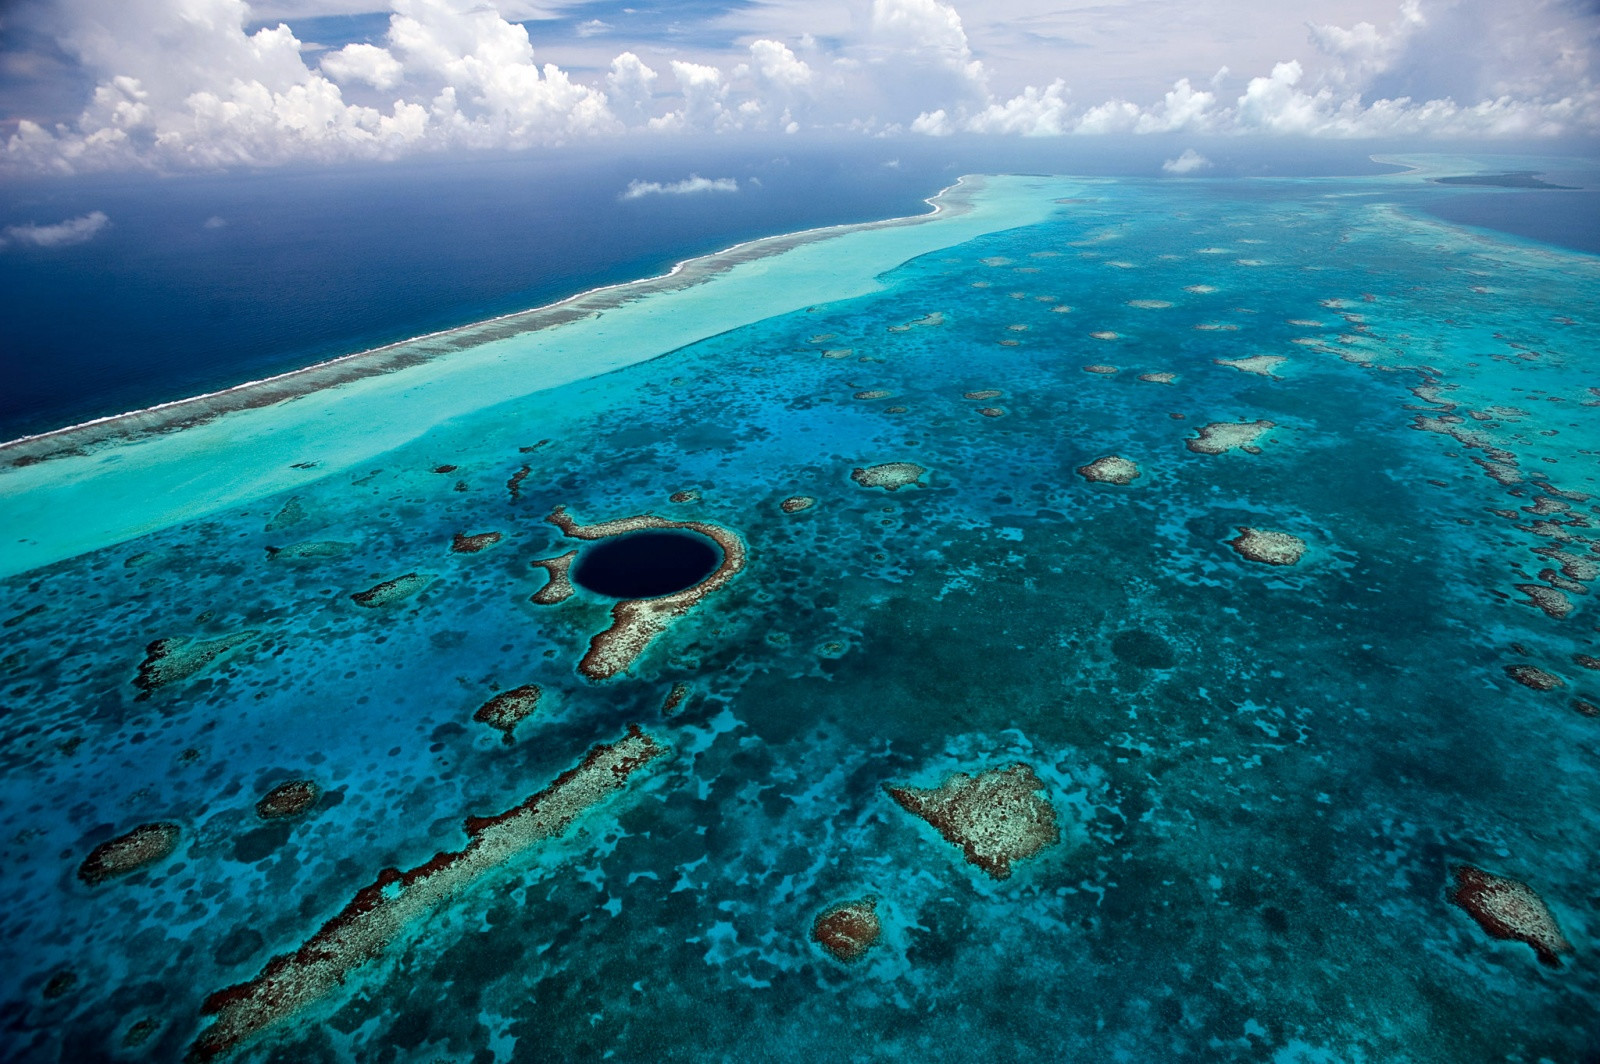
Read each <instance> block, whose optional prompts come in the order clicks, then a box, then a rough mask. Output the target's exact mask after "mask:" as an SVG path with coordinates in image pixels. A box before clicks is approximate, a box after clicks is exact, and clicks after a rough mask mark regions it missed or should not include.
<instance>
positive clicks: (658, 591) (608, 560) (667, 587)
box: [572, 530, 722, 599]
mask: <svg viewBox="0 0 1600 1064" xmlns="http://www.w3.org/2000/svg"><path fill="white" fill-rule="evenodd" d="M721 564H722V551H721V550H720V549H719V548H718V547H717V545H716V544H715V543H713V542H712V541H711V540H709V539H707V538H706V537H704V536H702V535H700V534H698V533H695V532H677V531H671V532H669V531H665V530H663V531H652V532H630V533H628V534H627V535H625V536H616V537H614V538H612V539H603V540H601V541H600V542H598V543H596V544H595V545H594V546H592V547H585V548H584V550H583V553H581V554H579V555H578V562H577V564H576V565H574V566H573V567H572V582H573V583H575V584H577V585H578V586H579V587H581V588H584V589H586V590H588V591H593V592H594V593H595V594H597V595H608V596H610V597H611V598H619V599H638V598H657V597H658V596H661V595H670V594H672V593H673V592H674V591H682V590H683V589H684V588H689V587H693V586H694V585H696V584H698V583H699V582H700V581H702V580H704V579H705V578H706V577H708V576H710V575H711V574H712V573H713V572H715V571H716V568H717V566H718V565H721Z"/></svg>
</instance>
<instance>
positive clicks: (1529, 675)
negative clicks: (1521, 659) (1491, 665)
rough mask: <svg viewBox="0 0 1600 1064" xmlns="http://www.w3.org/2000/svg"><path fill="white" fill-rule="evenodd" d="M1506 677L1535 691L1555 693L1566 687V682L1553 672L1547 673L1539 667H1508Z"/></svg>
mask: <svg viewBox="0 0 1600 1064" xmlns="http://www.w3.org/2000/svg"><path fill="white" fill-rule="evenodd" d="M1506 675H1507V676H1509V677H1511V678H1512V679H1513V680H1515V681H1517V682H1518V683H1520V684H1521V685H1522V686H1524V687H1531V688H1533V689H1534V690H1535V691H1554V690H1555V689H1556V688H1557V687H1565V686H1566V681H1565V680H1563V679H1562V678H1561V677H1559V676H1557V675H1556V674H1555V673H1553V672H1546V671H1545V670H1543V669H1541V668H1539V667H1538V666H1537V665H1507V666H1506Z"/></svg>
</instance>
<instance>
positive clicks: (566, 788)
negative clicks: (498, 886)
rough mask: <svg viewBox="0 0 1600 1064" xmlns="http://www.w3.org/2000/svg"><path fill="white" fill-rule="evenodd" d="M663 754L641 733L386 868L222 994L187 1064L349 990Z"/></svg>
mask: <svg viewBox="0 0 1600 1064" xmlns="http://www.w3.org/2000/svg"><path fill="white" fill-rule="evenodd" d="M666 752H667V747H666V746H665V745H664V744H662V743H660V742H658V741H657V740H655V739H654V738H652V737H651V736H649V735H647V734H645V733H644V732H641V731H640V730H639V728H638V726H637V725H633V726H631V727H630V728H629V729H628V733H627V734H626V735H625V736H623V737H622V738H621V739H619V740H617V741H616V742H614V743H610V744H601V745H598V746H595V747H594V748H593V749H591V750H590V751H589V753H588V755H587V756H586V757H584V759H583V760H582V761H581V762H580V763H579V764H578V765H577V766H576V767H574V768H571V769H568V770H567V771H566V772H564V773H562V774H561V775H560V776H558V777H556V779H555V781H554V782H552V783H551V784H550V786H548V787H546V788H545V789H544V790H542V791H540V792H538V793H537V794H535V795H533V796H532V797H530V798H529V799H527V800H526V801H525V802H523V803H521V804H520V805H517V806H514V807H512V808H511V809H508V810H506V811H505V812H503V813H500V814H499V815H497V816H491V817H468V818H467V821H466V832H467V844H466V846H465V847H463V848H462V849H460V850H456V851H453V852H450V853H440V854H436V855H435V856H434V857H433V858H432V859H430V860H429V861H427V862H426V863H424V864H421V865H418V866H417V867H415V868H412V869H409V870H407V871H404V872H402V871H400V870H398V869H394V868H386V869H384V870H383V871H382V872H380V873H379V874H378V878H377V879H376V880H375V881H374V882H373V883H372V884H371V885H370V886H367V887H364V888H362V889H361V890H360V891H359V892H357V894H356V896H355V897H354V898H353V899H352V900H351V901H350V903H349V904H348V905H346V906H345V907H344V908H343V909H342V910H341V911H340V912H339V913H337V914H336V915H335V916H334V917H333V918H332V919H330V920H329V921H328V922H327V923H325V924H323V925H322V928H321V929H320V930H318V931H317V933H316V934H314V935H312V936H311V938H309V939H308V940H307V941H306V943H305V944H304V945H303V946H301V947H300V948H299V949H298V950H296V951H295V952H294V953H285V954H280V955H279V956H277V957H274V958H273V959H272V960H271V961H269V962H267V965H266V967H265V968H263V969H262V971H261V973H260V974H259V975H257V976H256V977H255V978H254V979H252V980H250V981H249V982H247V983H240V984H238V985H237V986H231V987H228V988H226V989H223V990H219V991H217V992H216V993H214V994H212V995H211V996H210V997H208V998H207V999H206V1001H205V1004H204V1005H203V1006H202V1007H201V1011H202V1013H204V1014H205V1015H208V1016H212V1017H214V1022H213V1023H212V1024H211V1025H210V1026H209V1027H206V1028H205V1029H204V1030H202V1031H201V1032H200V1034H199V1036H198V1037H197V1038H196V1039H195V1041H194V1044H193V1045H192V1046H191V1047H190V1049H189V1054H188V1060H189V1061H190V1062H191V1064H194V1062H199V1061H206V1060H214V1059H216V1058H217V1057H220V1056H222V1055H223V1054H226V1053H229V1052H231V1051H232V1050H234V1049H236V1048H238V1047H239V1046H240V1045H242V1044H243V1043H245V1042H246V1041H248V1040H250V1039H252V1038H254V1037H256V1036H257V1035H258V1034H260V1033H261V1032H262V1031H264V1030H266V1029H267V1028H269V1027H272V1026H274V1025H276V1024H279V1023H282V1022H283V1021H285V1020H287V1019H290V1018H292V1017H294V1016H297V1015H299V1014H300V1013H301V1012H302V1011H304V1010H305V1009H307V1008H309V1007H311V1006H313V1005H314V1004H316V1003H317V1002H318V1001H320V1000H321V999H322V998H324V997H326V996H327V995H328V994H330V993H333V992H334V991H335V990H337V989H338V988H339V987H342V986H344V984H345V983H346V981H347V980H348V979H349V978H350V976H351V975H352V974H353V973H354V972H355V971H356V970H357V969H359V968H361V967H362V966H363V965H365V964H367V963H368V962H369V961H371V960H373V959H374V958H375V957H378V956H379V955H381V954H382V953H383V952H384V951H385V950H386V949H387V948H388V947H389V946H390V944H392V943H393V942H394V940H395V939H396V938H398V937H400V935H401V934H402V933H403V932H404V931H405V930H406V928H407V927H408V926H409V925H411V924H413V923H414V922H416V921H417V920H419V919H422V918H424V917H426V916H427V915H429V914H430V913H432V912H434V911H436V910H437V909H438V908H439V906H440V905H442V904H444V903H445V902H446V901H448V900H449V899H451V898H453V897H455V896H456V895H458V894H460V893H461V891H462V890H463V889H464V888H466V887H467V886H468V885H470V884H471V883H473V882H474V881H476V880H478V879H481V878H482V877H483V876H485V875H487V874H489V873H491V872H493V871H494V870H495V869H497V868H500V867H501V866H503V865H505V864H507V863H508V862H511V861H514V860H515V859H517V858H518V857H521V856H522V855H524V854H527V853H529V852H531V851H533V850H536V849H538V848H540V847H541V846H543V845H545V844H546V843H548V842H549V841H550V840H553V839H558V838H560V837H561V836H563V835H565V834H566V833H567V830H568V829H569V828H571V827H572V825H573V823H574V822H576V821H577V820H578V818H579V817H581V816H582V815H583V814H584V813H585V812H587V811H588V810H589V809H591V808H593V807H594V806H596V805H598V804H599V803H600V802H601V801H602V800H604V799H605V798H607V797H609V796H610V795H611V794H612V793H614V792H616V791H619V790H621V789H622V788H623V787H624V786H626V785H627V783H628V780H629V778H630V777H631V776H632V775H633V774H634V773H635V772H636V771H638V770H639V769H640V768H642V767H643V766H645V765H646V764H648V763H650V762H651V761H653V760H655V759H656V758H658V757H660V756H661V755H663V754H665V753H666Z"/></svg>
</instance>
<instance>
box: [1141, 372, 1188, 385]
mask: <svg viewBox="0 0 1600 1064" xmlns="http://www.w3.org/2000/svg"><path fill="white" fill-rule="evenodd" d="M1177 377H1178V375H1177V374H1176V373H1165V372H1163V373H1141V374H1139V379H1140V380H1142V381H1149V382H1150V383H1151V384H1171V383H1172V382H1173V381H1174V380H1176V379H1177Z"/></svg>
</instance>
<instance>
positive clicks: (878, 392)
mask: <svg viewBox="0 0 1600 1064" xmlns="http://www.w3.org/2000/svg"><path fill="white" fill-rule="evenodd" d="M893 394H894V393H893V392H888V391H885V390H884V389H882V388H871V389H868V390H867V391H863V392H857V393H856V394H855V395H854V396H852V398H855V399H887V398H889V396H891V395H893Z"/></svg>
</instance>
